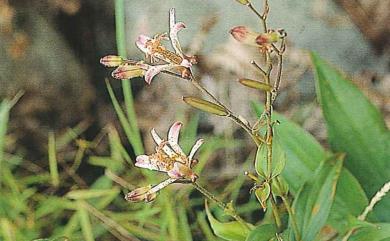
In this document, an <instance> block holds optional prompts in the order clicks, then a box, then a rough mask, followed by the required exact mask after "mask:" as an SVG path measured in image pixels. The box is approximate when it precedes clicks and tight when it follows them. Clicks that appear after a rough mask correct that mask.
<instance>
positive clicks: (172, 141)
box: [168, 122, 185, 155]
mask: <svg viewBox="0 0 390 241" xmlns="http://www.w3.org/2000/svg"><path fill="white" fill-rule="evenodd" d="M182 125H183V124H182V123H181V122H175V123H174V124H173V125H172V126H171V128H169V131H168V143H169V145H170V146H171V147H172V149H173V150H174V151H175V152H176V153H177V154H180V155H185V154H184V152H183V150H182V149H181V147H180V146H179V144H178V141H179V134H180V128H181V127H182Z"/></svg>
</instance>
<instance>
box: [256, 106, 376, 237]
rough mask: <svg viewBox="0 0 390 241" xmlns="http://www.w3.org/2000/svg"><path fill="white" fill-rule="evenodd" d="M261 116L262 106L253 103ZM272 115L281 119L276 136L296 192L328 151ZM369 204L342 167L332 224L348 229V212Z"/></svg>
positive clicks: (298, 128)
mask: <svg viewBox="0 0 390 241" xmlns="http://www.w3.org/2000/svg"><path fill="white" fill-rule="evenodd" d="M252 105H253V108H254V109H255V111H256V113H257V115H258V116H260V114H261V112H262V110H263V109H262V106H260V105H259V104H255V103H252ZM272 116H273V118H274V119H276V120H279V121H280V124H279V125H278V126H277V127H276V129H275V135H276V136H275V138H276V139H278V140H279V143H280V145H281V146H282V148H283V150H284V152H285V153H286V159H287V161H286V168H284V171H283V173H282V177H283V178H284V179H285V180H286V181H287V183H288V185H289V188H290V190H291V192H292V193H293V194H296V193H297V192H298V189H299V188H300V187H301V185H303V183H304V182H305V181H306V180H308V179H309V178H311V177H312V176H313V172H314V170H315V169H316V168H317V167H318V165H319V164H320V162H321V161H322V160H324V159H325V158H326V153H325V150H324V149H323V148H322V147H321V145H320V144H319V143H318V142H317V140H316V139H315V138H314V137H313V136H312V135H311V134H310V133H308V132H307V131H305V130H304V129H303V128H302V127H300V126H298V125H297V124H295V123H294V122H292V121H290V120H288V119H286V118H285V117H283V116H282V115H280V114H278V113H276V112H273V115H272ZM367 205H368V199H367V197H366V195H365V193H364V191H363V189H362V188H361V186H360V184H359V182H358V181H357V180H356V178H355V177H354V176H353V175H352V174H351V173H350V172H349V171H348V170H347V169H346V168H343V170H342V172H341V175H340V179H339V181H338V185H337V190H336V197H335V201H334V205H333V207H332V210H331V214H330V217H329V219H330V220H329V222H330V224H331V225H332V226H333V227H335V228H337V229H338V230H339V231H340V232H344V231H346V228H347V224H348V222H347V221H346V220H345V217H346V216H348V215H354V216H357V215H359V214H360V213H361V212H362V211H363V210H364V208H365V207H366V206H367Z"/></svg>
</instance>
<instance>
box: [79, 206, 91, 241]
mask: <svg viewBox="0 0 390 241" xmlns="http://www.w3.org/2000/svg"><path fill="white" fill-rule="evenodd" d="M77 209H78V211H77V212H78V218H79V222H80V226H81V231H82V232H83V237H84V240H85V241H94V240H95V239H94V237H93V231H92V224H91V220H90V218H89V214H88V211H87V210H86V209H85V208H84V205H83V203H82V201H78V203H77Z"/></svg>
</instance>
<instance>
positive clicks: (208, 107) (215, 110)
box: [183, 97, 228, 116]
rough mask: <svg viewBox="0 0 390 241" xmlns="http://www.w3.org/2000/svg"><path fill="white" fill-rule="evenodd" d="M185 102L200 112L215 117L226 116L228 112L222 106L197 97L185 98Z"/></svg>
mask: <svg viewBox="0 0 390 241" xmlns="http://www.w3.org/2000/svg"><path fill="white" fill-rule="evenodd" d="M183 100H184V102H186V103H187V104H188V105H190V106H192V107H194V108H197V109H199V110H202V111H205V112H209V113H211V114H214V115H220V116H226V115H228V112H227V111H226V110H225V108H223V107H222V106H220V105H217V104H214V103H212V102H210V101H207V100H203V99H199V98H196V97H183Z"/></svg>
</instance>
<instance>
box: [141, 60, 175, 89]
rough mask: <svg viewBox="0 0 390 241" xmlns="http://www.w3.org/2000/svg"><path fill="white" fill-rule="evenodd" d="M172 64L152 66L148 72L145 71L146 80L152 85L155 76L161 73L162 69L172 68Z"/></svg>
mask: <svg viewBox="0 0 390 241" xmlns="http://www.w3.org/2000/svg"><path fill="white" fill-rule="evenodd" d="M170 68H171V66H170V65H156V66H151V67H150V68H149V69H148V70H147V71H146V72H145V82H146V83H148V84H149V85H150V83H151V82H152V79H153V77H154V76H156V75H157V74H159V73H160V72H161V71H163V70H166V69H170Z"/></svg>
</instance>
